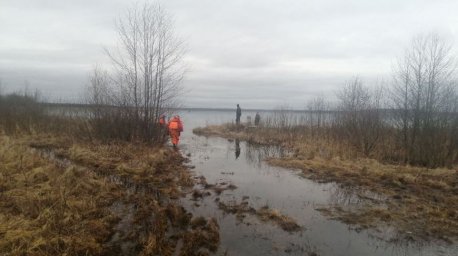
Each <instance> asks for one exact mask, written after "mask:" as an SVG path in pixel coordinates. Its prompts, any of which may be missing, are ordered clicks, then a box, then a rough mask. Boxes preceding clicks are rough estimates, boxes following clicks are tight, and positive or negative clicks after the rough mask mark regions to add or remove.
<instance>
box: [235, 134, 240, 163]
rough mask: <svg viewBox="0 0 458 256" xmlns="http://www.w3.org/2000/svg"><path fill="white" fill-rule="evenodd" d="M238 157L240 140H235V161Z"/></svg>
mask: <svg viewBox="0 0 458 256" xmlns="http://www.w3.org/2000/svg"><path fill="white" fill-rule="evenodd" d="M239 156H240V140H239V139H235V159H237V158H239Z"/></svg>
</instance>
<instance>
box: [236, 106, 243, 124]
mask: <svg viewBox="0 0 458 256" xmlns="http://www.w3.org/2000/svg"><path fill="white" fill-rule="evenodd" d="M241 116H242V109H241V108H240V106H239V104H237V110H236V111H235V123H236V124H237V125H239V124H240V117H241Z"/></svg>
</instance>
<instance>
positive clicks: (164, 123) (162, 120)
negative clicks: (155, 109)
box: [159, 115, 166, 126]
mask: <svg viewBox="0 0 458 256" xmlns="http://www.w3.org/2000/svg"><path fill="white" fill-rule="evenodd" d="M159 125H160V126H165V125H166V121H165V115H161V117H159Z"/></svg>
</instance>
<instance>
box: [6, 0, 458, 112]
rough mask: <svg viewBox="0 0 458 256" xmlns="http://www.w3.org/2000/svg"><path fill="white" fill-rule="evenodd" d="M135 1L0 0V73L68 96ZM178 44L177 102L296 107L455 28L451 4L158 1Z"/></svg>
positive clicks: (410, 0) (381, 71) (9, 81)
mask: <svg viewBox="0 0 458 256" xmlns="http://www.w3.org/2000/svg"><path fill="white" fill-rule="evenodd" d="M134 2H136V1H135V0H132V1H124V0H82V1H60V0H35V1H29V0H2V1H1V3H0V35H1V39H0V78H1V79H2V81H3V84H6V85H7V86H8V87H9V88H11V90H14V89H15V88H21V87H22V86H23V84H24V80H28V81H30V86H32V87H34V86H36V87H37V88H39V89H41V90H43V91H44V92H46V94H49V95H52V96H54V95H56V97H63V98H72V99H76V98H77V97H78V95H80V94H81V93H82V92H83V88H84V85H85V84H86V83H87V80H88V73H89V71H90V69H91V68H92V67H93V66H94V65H95V64H96V63H104V62H106V56H104V53H103V51H102V48H103V47H104V46H107V47H113V46H114V44H115V40H116V38H115V36H116V35H115V31H114V20H115V18H116V17H117V16H118V15H119V14H121V13H122V12H123V11H124V10H125V9H126V8H127V7H129V6H132V4H133V3H134ZM161 3H162V4H163V5H164V7H165V8H166V9H167V10H168V11H169V12H170V13H172V15H173V16H174V20H175V29H176V31H177V33H178V34H179V35H180V36H181V37H182V38H183V39H184V40H185V41H186V44H187V45H188V47H187V48H188V54H187V56H186V62H187V66H188V67H189V72H188V74H187V76H186V79H185V80H184V81H183V86H184V88H185V91H186V92H187V94H186V96H185V97H183V100H185V104H188V105H189V106H195V107H205V106H215V105H220V106H222V107H233V104H234V102H235V101H238V102H239V103H240V104H243V105H244V106H245V107H250V108H260V107H261V108H262V107H266V108H270V107H271V106H273V105H278V104H283V103H284V102H285V101H286V102H288V103H290V104H291V105H293V106H294V107H297V108H302V107H303V106H304V102H305V101H306V100H307V99H310V98H313V97H316V96H318V95H326V97H329V98H335V91H336V90H338V89H339V88H340V87H341V86H342V84H344V83H345V81H346V80H348V79H350V78H351V77H353V76H354V75H360V76H362V78H363V79H365V80H366V81H368V83H372V81H373V80H374V79H376V78H379V77H383V76H389V73H390V72H391V63H392V62H393V61H394V59H395V58H396V56H398V55H399V54H401V53H402V50H403V47H404V46H406V45H407V44H408V42H409V40H410V38H411V37H412V36H413V35H415V34H417V33H421V32H429V31H431V30H434V31H440V32H441V33H443V34H445V35H447V36H449V37H451V38H452V39H454V37H455V36H456V35H457V33H458V18H456V15H455V10H457V9H458V2H456V1H453V0H444V1H427V0H405V1H397V0H383V1H382V0H380V1H375V0H374V1H363V0H349V1H337V0H335V1H318V0H311V1H303V0H288V1H285V0H269V1H267V0H250V1H245V0H233V1H223V0H162V1H161Z"/></svg>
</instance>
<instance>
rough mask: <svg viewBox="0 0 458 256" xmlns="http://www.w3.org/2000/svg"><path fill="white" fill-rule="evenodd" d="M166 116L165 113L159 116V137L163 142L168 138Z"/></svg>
mask: <svg viewBox="0 0 458 256" xmlns="http://www.w3.org/2000/svg"><path fill="white" fill-rule="evenodd" d="M165 118H166V116H165V115H161V116H160V117H159V138H160V139H161V142H163V141H165V140H166V138H167V121H166V120H165Z"/></svg>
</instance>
